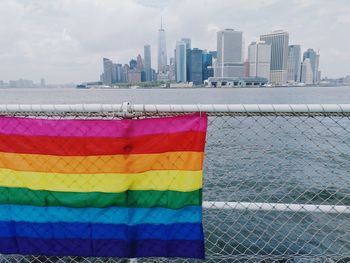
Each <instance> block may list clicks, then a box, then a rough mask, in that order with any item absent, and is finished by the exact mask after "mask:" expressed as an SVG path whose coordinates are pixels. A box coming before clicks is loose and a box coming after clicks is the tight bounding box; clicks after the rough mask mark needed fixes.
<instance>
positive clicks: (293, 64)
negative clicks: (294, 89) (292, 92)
mask: <svg viewBox="0 0 350 263" xmlns="http://www.w3.org/2000/svg"><path fill="white" fill-rule="evenodd" d="M300 64H301V49H300V45H290V46H289V47H288V73H287V81H288V82H300Z"/></svg>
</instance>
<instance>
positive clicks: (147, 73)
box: [143, 45, 153, 81]
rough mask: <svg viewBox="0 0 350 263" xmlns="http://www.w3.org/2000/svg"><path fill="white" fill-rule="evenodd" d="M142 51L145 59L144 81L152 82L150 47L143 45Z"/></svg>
mask: <svg viewBox="0 0 350 263" xmlns="http://www.w3.org/2000/svg"><path fill="white" fill-rule="evenodd" d="M143 51H144V58H145V63H144V68H145V76H146V81H152V80H153V79H152V64H151V46H150V45H145V46H144V48H143Z"/></svg>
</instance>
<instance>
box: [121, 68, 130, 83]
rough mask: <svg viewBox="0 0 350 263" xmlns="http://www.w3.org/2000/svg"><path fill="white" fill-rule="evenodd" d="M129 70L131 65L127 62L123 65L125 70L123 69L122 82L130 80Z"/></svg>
mask: <svg viewBox="0 0 350 263" xmlns="http://www.w3.org/2000/svg"><path fill="white" fill-rule="evenodd" d="M129 71H130V67H129V65H128V64H125V65H124V66H123V71H122V74H123V75H122V76H123V78H122V82H124V83H126V82H129V78H128V75H129Z"/></svg>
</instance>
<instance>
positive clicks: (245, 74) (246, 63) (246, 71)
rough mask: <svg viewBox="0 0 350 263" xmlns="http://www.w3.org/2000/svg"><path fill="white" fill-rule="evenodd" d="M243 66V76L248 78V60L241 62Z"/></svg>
mask: <svg viewBox="0 0 350 263" xmlns="http://www.w3.org/2000/svg"><path fill="white" fill-rule="evenodd" d="M243 66H244V77H245V78H248V77H249V60H248V59H246V60H245V61H244V63H243Z"/></svg>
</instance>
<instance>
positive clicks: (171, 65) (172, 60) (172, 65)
mask: <svg viewBox="0 0 350 263" xmlns="http://www.w3.org/2000/svg"><path fill="white" fill-rule="evenodd" d="M169 80H175V58H170V60H169Z"/></svg>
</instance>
